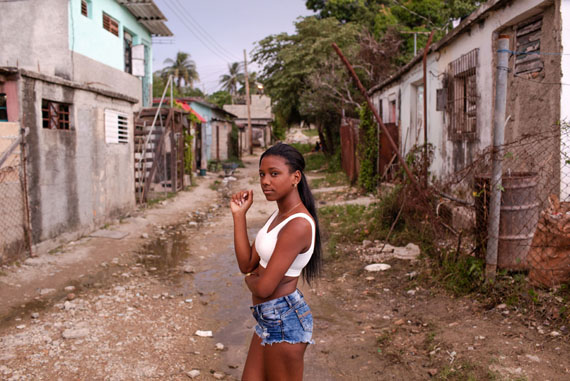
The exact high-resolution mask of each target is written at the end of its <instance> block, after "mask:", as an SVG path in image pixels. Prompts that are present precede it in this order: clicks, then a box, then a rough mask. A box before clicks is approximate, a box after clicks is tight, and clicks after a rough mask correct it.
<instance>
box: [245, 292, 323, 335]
mask: <svg viewBox="0 0 570 381" xmlns="http://www.w3.org/2000/svg"><path fill="white" fill-rule="evenodd" d="M250 308H251V312H252V313H253V317H254V318H255V320H257V325H256V326H255V333H256V334H257V336H259V337H260V338H261V345H265V344H273V343H282V342H286V343H290V344H297V343H309V344H314V341H313V340H311V338H312V336H313V314H312V313H311V309H310V308H309V305H308V304H307V302H305V299H304V298H303V294H301V291H299V290H295V291H294V292H293V293H291V294H289V295H285V296H282V297H280V298H277V299H273V300H269V301H267V302H265V303H260V304H257V305H255V306H253V307H250Z"/></svg>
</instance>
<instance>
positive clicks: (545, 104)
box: [501, 6, 562, 200]
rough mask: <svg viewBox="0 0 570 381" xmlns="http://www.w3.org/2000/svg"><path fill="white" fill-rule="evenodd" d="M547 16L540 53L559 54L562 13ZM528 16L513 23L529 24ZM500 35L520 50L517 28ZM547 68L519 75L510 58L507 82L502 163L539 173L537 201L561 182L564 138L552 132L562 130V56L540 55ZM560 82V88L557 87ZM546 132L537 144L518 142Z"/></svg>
mask: <svg viewBox="0 0 570 381" xmlns="http://www.w3.org/2000/svg"><path fill="white" fill-rule="evenodd" d="M539 10H540V11H543V12H541V13H542V16H543V18H542V28H541V29H542V30H541V32H540V51H541V52H544V53H552V52H560V51H561V50H562V47H561V44H560V42H561V40H560V29H561V25H560V11H559V7H555V6H550V7H547V8H544V9H537V11H539ZM529 16H530V15H525V17H524V18H523V17H521V18H519V19H517V20H514V23H520V22H523V23H524V22H525V20H528V19H529ZM501 33H504V34H508V35H510V36H511V41H510V49H511V50H516V47H515V34H516V24H515V25H512V26H508V27H507V28H505V29H504V30H502V31H501ZM540 57H541V60H542V62H543V65H544V68H543V69H542V70H541V71H539V72H535V73H534V74H521V75H520V76H514V75H512V73H514V72H515V57H511V59H510V60H509V69H510V73H511V75H509V77H508V83H507V112H506V114H507V116H508V115H511V119H510V122H509V124H508V125H507V128H506V129H505V143H506V144H507V147H506V151H507V157H506V158H505V160H504V162H503V168H504V170H505V171H516V172H535V173H537V175H538V187H537V189H538V199H539V200H546V199H547V198H548V196H549V194H551V193H557V194H558V193H559V189H554V188H558V186H559V184H560V150H559V147H560V137H559V136H557V135H553V134H552V133H548V132H549V131H552V130H553V129H554V130H558V129H559V128H560V127H559V125H560V123H559V122H560V110H561V107H560V91H561V86H560V85H558V84H559V83H560V82H561V78H562V75H561V74H562V73H561V65H560V63H561V56H560V55H558V54H556V55H553V54H546V55H541V56H540ZM553 84H555V85H553ZM541 132H544V135H542V136H537V137H536V138H535V139H534V141H535V143H534V144H531V145H532V146H529V144H528V143H527V144H519V143H518V141H519V140H520V138H521V137H523V136H527V135H534V134H537V133H539V134H540V133H541Z"/></svg>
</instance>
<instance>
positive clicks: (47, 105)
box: [42, 99, 71, 130]
mask: <svg viewBox="0 0 570 381" xmlns="http://www.w3.org/2000/svg"><path fill="white" fill-rule="evenodd" d="M70 108H71V106H70V105H69V104H65V103H58V102H52V101H48V100H46V99H43V100H42V127H43V128H47V129H50V130H69V129H70V118H69V110H70Z"/></svg>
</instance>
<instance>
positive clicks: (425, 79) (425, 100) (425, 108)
mask: <svg viewBox="0 0 570 381" xmlns="http://www.w3.org/2000/svg"><path fill="white" fill-rule="evenodd" d="M433 33H434V31H432V32H431V33H430V35H429V37H428V41H427V45H426V47H425V48H424V58H423V66H424V168H423V169H424V188H425V189H427V186H428V130H427V126H428V123H427V121H428V114H427V95H428V94H429V91H428V89H427V55H428V51H429V46H430V45H431V40H432V38H433ZM415 36H416V35H415V34H414V38H415ZM414 41H415V40H414Z"/></svg>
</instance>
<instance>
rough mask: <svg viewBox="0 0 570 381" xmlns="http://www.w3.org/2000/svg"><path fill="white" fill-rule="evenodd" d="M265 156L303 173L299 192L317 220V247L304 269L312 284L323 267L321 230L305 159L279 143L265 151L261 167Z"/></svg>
mask: <svg viewBox="0 0 570 381" xmlns="http://www.w3.org/2000/svg"><path fill="white" fill-rule="evenodd" d="M265 156H280V157H282V158H283V159H285V163H287V166H288V167H289V169H290V171H291V172H295V171H299V172H301V181H300V182H299V184H298V185H297V189H298V191H299V196H300V197H301V201H302V202H303V204H304V205H305V208H307V210H308V211H309V213H310V214H311V216H312V217H313V220H315V246H314V249H313V255H312V256H311V259H310V260H309V263H307V266H305V268H304V269H303V279H305V281H306V282H307V283H310V282H311V281H312V280H313V279H315V278H316V277H318V276H319V275H320V273H321V267H322V248H321V233H320V230H319V219H318V217H317V208H316V207H315V199H314V198H313V194H312V193H311V189H310V188H309V183H308V182H307V179H306V178H305V173H304V172H303V170H304V169H305V158H304V157H303V155H302V154H301V153H300V152H299V151H297V149H295V147H292V146H290V145H289V144H284V143H277V144H275V145H274V146H273V147H270V148H269V149H267V151H265V152H264V153H263V154H262V155H261V158H260V159H259V165H261V160H263V158H264V157H265Z"/></svg>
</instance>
